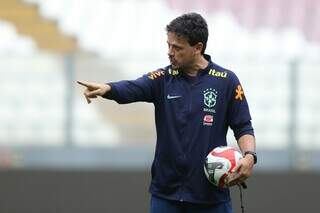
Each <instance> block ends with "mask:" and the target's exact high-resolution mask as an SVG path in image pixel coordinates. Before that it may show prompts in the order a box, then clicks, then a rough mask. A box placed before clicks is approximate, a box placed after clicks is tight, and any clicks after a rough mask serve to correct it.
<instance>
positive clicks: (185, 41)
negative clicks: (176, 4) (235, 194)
mask: <svg viewBox="0 0 320 213" xmlns="http://www.w3.org/2000/svg"><path fill="white" fill-rule="evenodd" d="M166 30H167V34H168V41H167V42H168V48H169V49H168V55H169V59H170V62H171V64H172V66H173V67H174V68H184V67H188V66H189V65H191V64H193V63H194V60H195V59H196V58H197V57H199V56H201V55H203V54H204V51H205V49H206V45H207V41H208V34H209V33H208V25H207V23H206V21H205V19H204V18H203V17H202V16H201V15H199V14H197V13H187V14H184V15H182V16H179V17H177V18H175V19H174V20H172V21H171V22H170V23H169V24H168V25H167V27H166Z"/></svg>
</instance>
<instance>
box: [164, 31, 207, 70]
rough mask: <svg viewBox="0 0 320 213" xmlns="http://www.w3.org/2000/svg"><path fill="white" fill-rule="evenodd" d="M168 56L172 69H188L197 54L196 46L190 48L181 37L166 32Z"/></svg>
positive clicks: (186, 41)
mask: <svg viewBox="0 0 320 213" xmlns="http://www.w3.org/2000/svg"><path fill="white" fill-rule="evenodd" d="M167 36H168V40H167V43H168V56H169V60H170V63H171V65H172V68H173V69H183V68H188V67H190V66H192V65H193V63H194V60H195V56H196V54H197V53H199V50H198V49H197V47H196V46H197V45H194V46H190V44H189V43H188V40H187V39H186V38H185V37H183V36H177V35H176V34H175V33H172V32H168V34H167ZM200 51H201V50H200Z"/></svg>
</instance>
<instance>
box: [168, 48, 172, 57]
mask: <svg viewBox="0 0 320 213" xmlns="http://www.w3.org/2000/svg"><path fill="white" fill-rule="evenodd" d="M168 56H169V57H172V56H173V51H172V48H170V47H169V48H168Z"/></svg>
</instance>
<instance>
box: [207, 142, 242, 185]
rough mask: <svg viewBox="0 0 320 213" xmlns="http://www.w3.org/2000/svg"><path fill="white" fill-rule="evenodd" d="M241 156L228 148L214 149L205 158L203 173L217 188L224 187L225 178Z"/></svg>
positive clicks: (231, 148)
mask: <svg viewBox="0 0 320 213" xmlns="http://www.w3.org/2000/svg"><path fill="white" fill-rule="evenodd" d="M241 158H242V154H241V153H240V152H239V151H237V150H236V149H234V148H233V147H229V146H220V147H216V148H214V149H213V150H212V151H211V152H210V153H209V154H208V156H207V158H206V161H205V164H204V172H205V174H206V177H207V178H208V180H209V181H210V182H211V183H212V184H214V185H215V186H218V187H226V185H225V182H224V181H225V178H226V177H227V176H228V174H229V172H231V170H232V169H233V168H234V167H236V166H237V165H238V162H239V160H240V159H241Z"/></svg>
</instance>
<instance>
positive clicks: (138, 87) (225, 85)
mask: <svg viewBox="0 0 320 213" xmlns="http://www.w3.org/2000/svg"><path fill="white" fill-rule="evenodd" d="M205 58H206V59H207V60H208V61H209V65H208V66H207V67H206V68H205V69H203V70H200V71H199V73H198V75H197V76H196V77H190V76H188V75H186V74H185V73H183V72H181V71H179V70H173V69H172V68H171V66H167V67H165V68H163V69H159V70H157V71H154V72H150V73H148V74H146V75H144V76H142V77H141V78H138V79H136V80H133V81H119V82H114V83H109V84H110V86H111V91H110V92H108V93H107V94H106V95H105V96H104V97H105V98H108V99H112V100H115V101H116V102H118V103H119V104H126V103H131V102H136V101H145V102H151V103H153V104H154V107H155V121H156V130H157V143H156V150H155V157H154V161H153V164H152V168H151V174H152V181H151V185H150V189H149V190H150V192H151V193H152V194H153V195H156V196H159V197H162V198H166V199H171V200H180V201H187V202H193V203H210V204H215V203H219V202H224V201H229V200H230V195H229V190H228V189H221V188H217V187H215V186H213V185H212V184H211V183H209V181H208V180H207V179H206V176H205V173H204V170H203V165H204V161H205V158H206V156H207V154H208V153H209V152H210V151H211V150H212V149H213V148H214V147H217V146H223V145H226V144H227V141H226V134H227V130H228V127H229V126H230V127H231V128H232V130H233V132H234V135H235V138H236V139H238V138H240V137H241V136H242V135H244V134H250V135H253V128H252V125H251V117H250V113H249V108H248V104H247V101H246V98H245V96H244V94H243V90H242V87H241V85H240V82H239V80H238V78H237V76H236V75H235V74H234V73H233V72H231V71H229V70H226V69H224V68H222V67H220V66H218V65H217V64H215V63H213V62H212V61H211V59H210V56H209V55H205Z"/></svg>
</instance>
